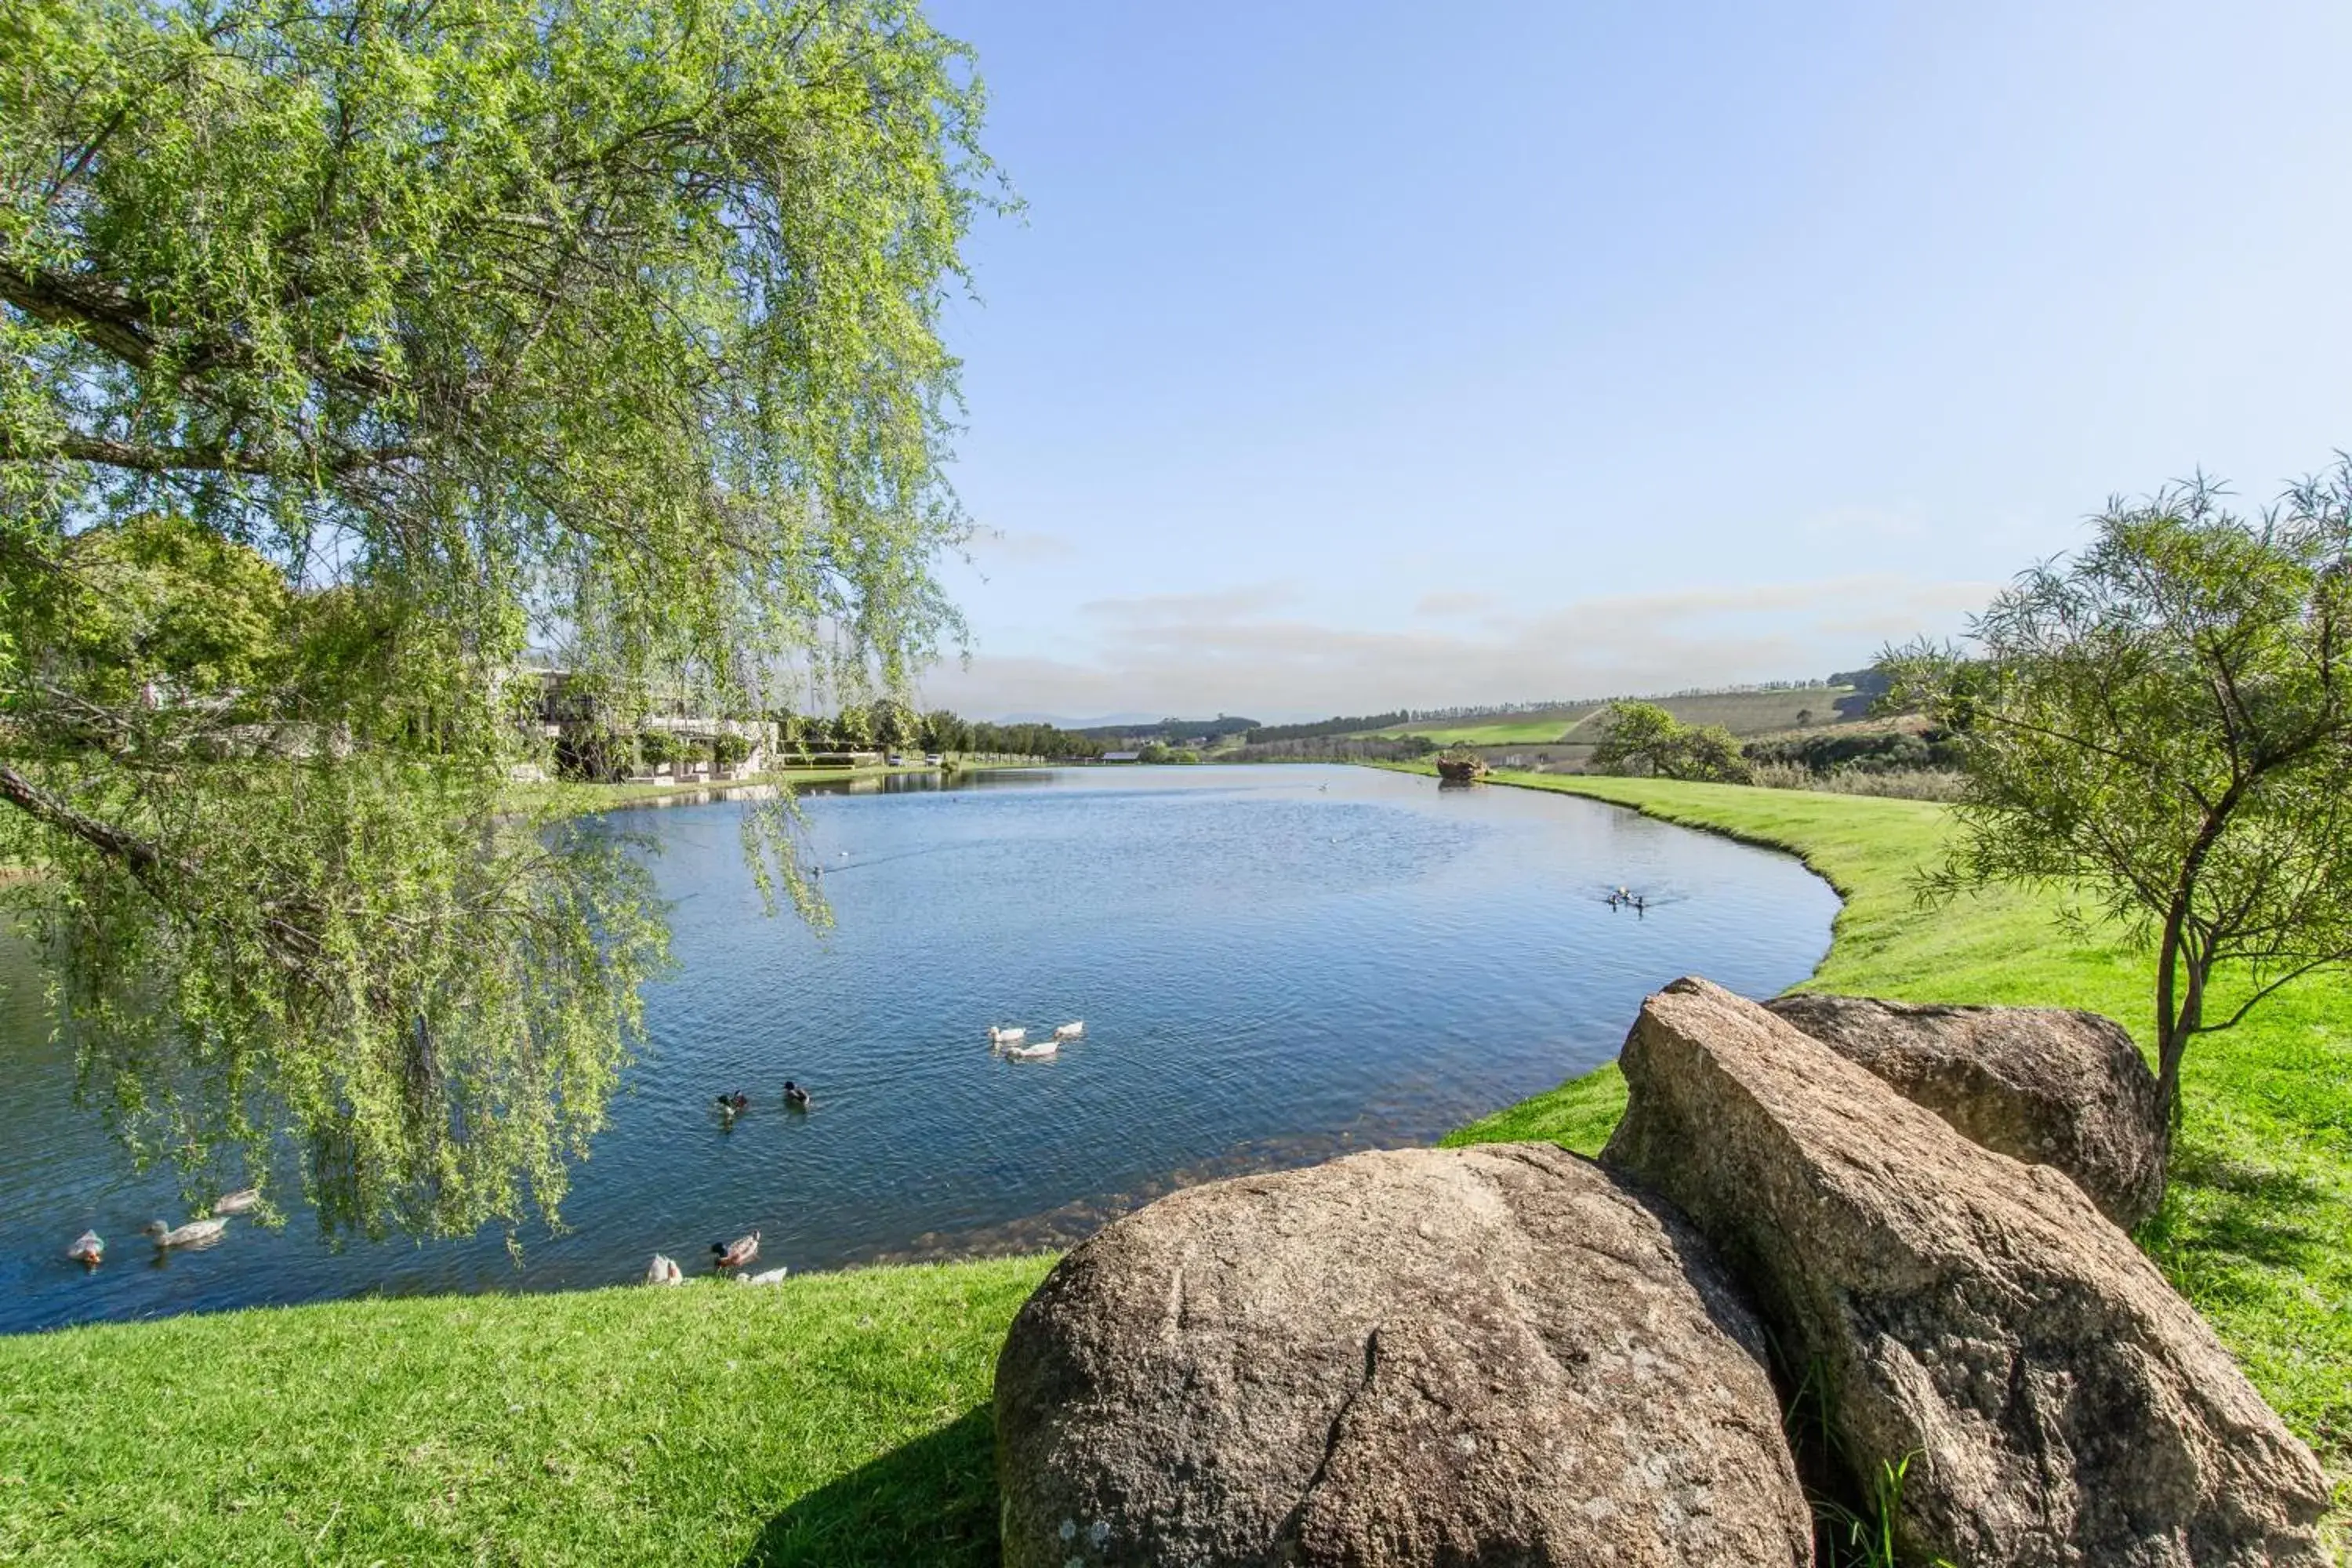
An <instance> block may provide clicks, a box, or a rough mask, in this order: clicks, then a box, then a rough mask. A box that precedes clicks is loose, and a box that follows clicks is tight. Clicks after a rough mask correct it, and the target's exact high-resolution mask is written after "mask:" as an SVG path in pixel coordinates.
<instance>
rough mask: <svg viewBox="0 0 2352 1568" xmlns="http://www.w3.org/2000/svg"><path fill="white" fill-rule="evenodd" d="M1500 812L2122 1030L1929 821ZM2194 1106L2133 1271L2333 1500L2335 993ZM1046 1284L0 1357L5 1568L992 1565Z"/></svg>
mask: <svg viewBox="0 0 2352 1568" xmlns="http://www.w3.org/2000/svg"><path fill="white" fill-rule="evenodd" d="M1508 776H1510V777H1511V778H1513V780H1514V782H1524V783H1527V784H1532V785H1534V786H1536V787H1539V788H1554V789H1563V790H1568V791H1571V792H1577V793H1583V794H1588V795H1598V796H1601V797H1603V798H1607V799H1612V800H1617V801H1620V802H1622V803H1624V804H1628V805H1637V806H1640V807H1641V808H1643V809H1644V810H1647V811H1649V812H1651V813H1653V814H1654V815H1656V816H1664V817H1668V818H1670V819H1672V820H1675V821H1678V822H1684V823H1687V824H1689V825H1692V826H1701V827H1708V828H1713V829H1715V830H1717V831H1723V832H1728V833H1733V834H1736V835H1738V836H1739V837H1745V838H1749V839H1753V840H1756V841H1758V842H1762V843H1769V844H1776V845H1781V846H1785V847H1790V848H1791V849H1794V850H1796V851H1797V852H1799V853H1801V854H1802V855H1803V856H1804V857H1805V858H1806V859H1807V860H1808V862H1809V863H1811V865H1812V866H1813V867H1814V868H1816V869H1818V870H1819V871H1821V872H1822V874H1823V875H1825V876H1827V877H1828V878H1829V879H1831V881H1832V882H1833V883H1835V884H1836V885H1837V886H1838V888H1839V889H1841V890H1842V891H1843V893H1844V894H1845V895H1846V900H1847V901H1846V905H1845V909H1844V910H1843V913H1842V914H1841V915H1840V917H1839V919H1838V924H1837V940H1836V942H1835V944H1834V946H1833V948H1832V951H1831V953H1830V955H1829V957H1828V959H1827V960H1826V961H1825V962H1824V963H1822V968H1821V971H1820V973H1818V974H1816V975H1815V976H1814V978H1813V980H1812V981H1811V983H1810V984H1811V985H1812V986H1815V987H1818V988H1821V989H1825V990H1842V991H1855V992H1868V993H1873V994H1881V995H1890V996H1907V997H1913V998H1916V999H1921V1000H1938V1001H1961V1002H1967V1001H1993V1002H2034V1003H2055V1004H2063V1005H2072V1006H2087V1007H2095V1008H2097V1009H2099V1010H2100V1011H2102V1012H2106V1013H2109V1014H2112V1015H2114V1016H2116V1017H2119V1018H2122V1019H2124V1020H2125V1021H2126V1022H2127V1023H2131V1024H2134V1025H2136V1026H2137V1025H2139V1024H2140V1023H2141V1019H2140V1014H2141V1013H2142V1012H2144V1011H2145V1010H2146V1006H2147V1005H2146V1001H2145V999H2144V997H2143V996H2142V994H2141V992H2142V976H2143V974H2144V972H2145V965H2144V963H2142V961H2140V960H2139V959H2137V957H2135V956H2133V955H2131V954H2128V953H2123V952H2116V951H2113V950H2112V949H2110V948H2107V947H2104V946H2101V945H2099V944H2097V943H2095V942H2093V943H2089V944H2084V943H2082V942H2075V941H2073V940H2070V939H2069V938H2068V937H2067V936H2066V935H2065V934H2064V933H2063V931H2060V930H2059V929H2058V928H2057V926H2056V925H2055V923H2054V922H2053V918H2052V917H2053V910H2052V907H2051V906H2050V905H2049V903H2048V902H2046V901H2045V900H2038V899H2034V898H2030V897H2027V896H2025V895H2021V894H2019V893H2016V892H2008V891H2005V892H2000V893H1995V894H1991V895H1989V896H1985V897H1981V898H1979V899H1976V900H1971V901H1969V902H1968V903H1966V904H1963V905H1960V906H1958V907H1954V908H1948V909H1943V910H1926V909H1922V908H1920V907H1919V906H1918V904H1917V903H1916V900H1914V899H1913V897H1912V895H1911V892H1910V889H1909V884H1908V877H1909V873H1910V871H1911V869H1912V868H1914V867H1915V866H1916V865H1918V864H1919V863H1920V862H1921V861H1922V860H1923V859H1925V858H1928V857H1930V856H1932V855H1933V853H1934V852H1935V848H1936V846H1937V843H1938V842H1939V841H1940V840H1941V838H1942V836H1943V835H1944V833H1945V832H1946V830H1947V826H1946V825H1947V820H1948V819H1947V817H1946V816H1945V814H1944V812H1943V809H1942V808H1941V807H1938V806H1934V805H1922V804H1919V803H1916V802H1911V801H1898V800H1879V799H1871V798H1865V797H1857V796H1851V795H1811V794H1807V793H1805V792H1802V791H1795V790H1749V789H1740V788H1736V787H1732V786H1727V785H1710V784H1665V783H1656V782H1652V781H1634V780H1623V779H1581V778H1579V779H1571V778H1563V777H1558V776H1541V777H1536V776H1520V775H1508ZM2188 1093H2189V1128H2188V1131H2187V1134H2186V1140H2185V1142H2184V1145H2183V1147H2182V1150H2181V1152H2180V1156H2179V1169H2178V1172H2177V1179H2176V1182H2175V1186H2174V1191H2173V1194H2172V1197H2171V1199H2170V1201H2169V1203H2168V1206H2167V1208H2166V1210H2165V1212H2164V1213H2163V1214H2162V1215H2159V1216H2158V1218H2157V1219H2156V1220H2154V1221H2152V1222H2151V1223H2150V1224H2149V1225H2148V1226H2147V1227H2146V1228H2145V1229H2144V1230H2143V1232H2142V1234H2141V1237H2140V1240H2141V1241H2142V1243H2143V1244H2144V1245H2146V1246H2147V1247H2148V1249H2149V1250H2150V1252H2151V1253H2153V1254H2154V1256H2155V1257H2156V1258H2157V1260H2158V1263H2159V1264H2160V1265H2161V1266H2162V1267H2163V1268H2165V1270H2166V1271H2167V1272H2168V1274H2169V1275H2170V1276H2171V1277H2172V1279H2174V1281H2175V1282H2176V1283H2177V1284H2179V1287H2180V1288H2181V1289H2182V1290H2183V1291H2184V1292H2186V1293H2187V1294H2188V1295H2189V1298H2190V1299H2191V1300H2194V1301H2195V1302H2196V1303H2197V1304H2198V1306H2199V1307H2200V1309H2201V1310H2203V1311H2204V1312H2205V1314H2206V1315H2207V1317H2208V1318H2209V1319H2210V1320H2211V1321H2212V1322H2213V1323H2214V1325H2215V1326H2216V1327H2217V1328H2218V1329H2219V1330H2220V1331H2221V1335H2222V1337H2223V1338H2224V1339H2225V1340H2226V1341H2227V1342H2229V1343H2230V1345H2231V1348H2232V1349H2233V1350H2234V1351H2235V1352H2237V1354H2238V1356H2239V1357H2240V1359H2241V1360H2242V1362H2243V1363H2244V1364H2245V1366H2246V1368H2247V1371H2248V1372H2249V1373H2250V1374H2251V1375H2252V1378H2253V1380H2254V1382H2255V1384H2257V1385H2258V1386H2260V1387H2261V1388H2262V1390H2263V1393H2264V1394H2267V1395H2268V1396H2269V1397H2270V1399H2271V1401H2272V1402H2273V1404H2274V1405H2277V1406H2278V1407H2279V1409H2280V1411H2281V1412H2282V1413H2283V1414H2284V1415H2285V1416H2286V1417H2287V1419H2288V1421H2289V1422H2290V1423H2291V1424H2292V1425H2293V1426H2294V1427H2295V1429H2296V1430H2297V1431H2299V1432H2300V1433H2302V1434H2303V1435H2304V1436H2305V1437H2306V1438H2309V1439H2311V1440H2312V1441H2313V1442H2314V1444H2315V1446H2316V1447H2319V1449H2320V1450H2321V1452H2322V1454H2323V1456H2324V1457H2325V1458H2326V1459H2327V1460H2328V1462H2329V1464H2330V1466H2331V1468H2333V1469H2335V1470H2336V1471H2337V1472H2339V1473H2340V1472H2342V1471H2343V1470H2344V1469H2345V1468H2347V1463H2352V1247H2347V1243H2352V986H2344V985H2326V986H2322V985H2313V986H2308V987H2305V989H2303V990H2302V991H2300V992H2292V993H2290V994H2287V995H2286V996H2285V997H2284V998H2283V999H2282V1000H2280V1001H2279V1002H2277V1003H2274V1004H2273V1005H2272V1006H2271V1007H2270V1008H2269V1009H2268V1010H2267V1011H2266V1012H2264V1013H2262V1014H2259V1015H2257V1021H2256V1022H2255V1023H2253V1024H2251V1025H2249V1026H2246V1027H2244V1028H2242V1029H2241V1030H2239V1031H2238V1032H2237V1033H2236V1034H2234V1035H2230V1036H2222V1037H2215V1038H2212V1039H2210V1040H2208V1041H2206V1042H2205V1043H2204V1044H2203V1046H2202V1047H2200V1049H2199V1050H2198V1052H2197V1054H2196V1055H2195V1056H2194V1057H2193V1058H2191V1062H2190V1066H2189V1082H2188ZM1623 1099H1624V1092H1623V1088H1622V1082H1621V1081H1620V1080H1619V1079H1618V1078H1617V1075H1616V1072H1615V1069H1614V1068H1608V1069H1604V1070H1603V1071H1602V1072H1601V1073H1597V1074H1594V1075H1592V1076H1591V1078H1588V1079H1581V1080H1579V1081H1577V1082H1573V1083H1570V1084H1568V1085H1565V1086H1563V1087H1562V1088H1560V1089H1556V1090H1553V1091H1552V1092H1550V1093H1549V1094H1544V1095H1538V1096H1537V1097H1536V1098H1535V1099H1533V1100H1528V1101H1525V1102H1523V1103H1522V1104H1519V1105H1517V1106H1514V1107H1511V1108H1510V1109H1509V1110H1505V1111H1501V1112H1498V1113H1497V1114H1496V1115H1495V1116H1493V1117H1490V1118H1488V1119H1487V1120H1486V1121H1482V1122H1480V1123H1478V1124H1477V1125H1476V1126H1475V1127H1472V1128H1468V1129H1465V1131H1463V1132H1461V1133H1458V1134H1456V1135H1455V1139H1454V1140H1452V1141H1455V1142H1463V1141H1482V1140H1495V1139H1504V1138H1550V1139H1556V1140H1558V1141H1559V1142H1566V1143H1568V1144H1570V1146H1571V1147H1575V1148H1580V1149H1583V1150H1586V1151H1591V1150H1593V1149H1597V1148H1598V1147H1599V1145H1600V1143H1601V1140H1602V1139H1603V1138H1605V1137H1606V1136H1607V1134H1608V1131H1609V1128H1610V1127H1611V1126H1612V1124H1613V1123H1614V1121H1615V1120H1616V1117H1617V1115H1618V1113H1619V1111H1620V1110H1622V1105H1623ZM1049 1262H1050V1259H1046V1258H1026V1259H1019V1260H1013V1261H992V1262H982V1263H969V1264H959V1265H950V1266H932V1267H922V1268H880V1269H869V1270H861V1271H856V1272H851V1273H845V1274H833V1275H817V1276H811V1277H809V1278H805V1279H793V1280H791V1281H788V1282H787V1283H786V1284H784V1285H783V1286H782V1287H778V1288H773V1289H742V1288H738V1287H735V1286H731V1285H717V1284H696V1285H692V1286H689V1287H687V1288H685V1289H677V1290H656V1289H645V1288H642V1287H638V1288H631V1289H614V1290H599V1291H591V1292H586V1293H582V1294H574V1295H543V1296H491V1297H457V1298H436V1299H426V1300H386V1301H351V1302H343V1303H339V1304H334V1305H328V1306H315V1307H299V1308H291V1309H284V1310H257V1311H246V1312H229V1313H222V1314H218V1315H215V1316H206V1317H187V1318H176V1319H169V1320H165V1321H159V1322H152V1323H134V1324H116V1325H108V1326H103V1327H94V1328H88V1329H75V1330H68V1331H61V1332H56V1333H45V1334H34V1335H22V1336H16V1337H0V1562H16V1561H25V1562H34V1563H201V1564H205V1565H206V1568H212V1565H216V1564H230V1563H236V1564H245V1563H264V1564H267V1563H422V1562H431V1563H624V1562H625V1563H810V1564H815V1563H828V1564H843V1565H846V1568H857V1565H860V1564H883V1563H909V1564H915V1563H950V1564H952V1563H992V1562H994V1561H995V1542H994V1537H995V1498H994V1490H993V1486H992V1481H991V1479H990V1465H991V1457H990V1445H989V1424H988V1414H987V1401H988V1397H989V1390H990V1377H991V1372H992V1367H993V1364H994V1360H995V1355H996V1350H997V1347H998V1345H999V1344H1000V1343H1002V1342H1003V1335H1004V1330H1005V1327H1006V1325H1007V1324H1008V1323H1009V1322H1010V1321H1011V1319H1012V1316H1013V1312H1014V1310H1016V1309H1017V1308H1018V1307H1019V1305H1020V1303H1021V1301H1022V1300H1023V1299H1024V1298H1025V1297H1026V1295H1027V1294H1028V1292H1029V1291H1030V1290H1031V1289H1033V1288H1034V1286H1035V1284H1036V1282H1037V1280H1038V1279H1040V1278H1042V1276H1043V1274H1044V1272H1045V1268H1046V1267H1047V1266H1048V1264H1049ZM2339 1495H2340V1494H2339Z"/></svg>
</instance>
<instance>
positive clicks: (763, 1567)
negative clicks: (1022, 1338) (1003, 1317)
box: [742, 1405, 997, 1568]
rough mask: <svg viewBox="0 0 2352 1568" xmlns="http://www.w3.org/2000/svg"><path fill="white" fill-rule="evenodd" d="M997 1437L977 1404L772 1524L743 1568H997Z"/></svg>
mask: <svg viewBox="0 0 2352 1568" xmlns="http://www.w3.org/2000/svg"><path fill="white" fill-rule="evenodd" d="M996 1514H997V1506H996V1436H995V1430H994V1421H993V1418H992V1415H991V1412H990V1408H989V1406H988V1405H974V1406H972V1407H971V1409H970V1410H967V1411H965V1412H964V1413H963V1414H962V1415H960V1416H958V1417H957V1418H956V1419H955V1420H954V1421H952V1422H950V1423H949V1424H948V1425H947V1426H942V1427H940V1429H939V1430H938V1431H936V1432H934V1433H932V1434H931V1435H930V1436H928V1437H920V1438H918V1439H916V1440H915V1441H914V1442H911V1443H908V1444H907V1445H905V1446H904V1447H898V1448H893V1449H891V1450H890V1451H889V1452H888V1453H887V1454H885V1455H883V1456H882V1457H881V1458H878V1459H876V1460H873V1461H872V1462H871V1463H868V1464H866V1465H861V1466H859V1467H858V1468H856V1469H855V1470H852V1471H850V1472H849V1473H848V1474H847V1475H845V1476H843V1477H841V1478H840V1479H837V1480H835V1481H831V1482H828V1483H827V1484H826V1485H824V1486H822V1487H819V1488H818V1489H816V1490H814V1491H813V1492H811V1493H809V1494H808V1495H807V1496H806V1497H803V1498H802V1499H801V1500H800V1501H798V1502H796V1503H794V1504H793V1506H792V1507H790V1508H788V1509H786V1510H784V1511H783V1512H782V1513H780V1514H778V1515H776V1517H775V1518H773V1519H772V1520H770V1521H768V1523H767V1528H765V1529H764V1530H762V1531H760V1539H759V1540H758V1541H757V1542H753V1543H752V1546H751V1551H749V1552H745V1553H744V1555H743V1565H742V1568H816V1565H817V1564H820V1563H822V1564H825V1565H827V1568H885V1565H886V1564H887V1565H889V1568H899V1565H901V1564H907V1565H913V1564H922V1565H924V1568H930V1565H931V1564H942V1565H947V1568H983V1565H985V1568H992V1565H993V1564H994V1563H996V1562H997V1540H996V1526H997V1519H996Z"/></svg>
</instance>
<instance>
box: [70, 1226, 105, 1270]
mask: <svg viewBox="0 0 2352 1568" xmlns="http://www.w3.org/2000/svg"><path fill="white" fill-rule="evenodd" d="M66 1256H67V1257H68V1258H72V1259H73V1260H74V1261H75V1262H76V1263H79V1264H80V1265H81V1266H82V1267H83V1268H97V1267H98V1266H99V1265H100V1263H102V1262H104V1261H105V1259H106V1243H105V1241H104V1240H103V1239H102V1238H100V1236H99V1234H98V1232H96V1231H94V1230H86V1231H83V1232H82V1233H81V1234H80V1235H79V1236H77V1237H74V1244H73V1245H72V1246H71V1247H67V1248H66Z"/></svg>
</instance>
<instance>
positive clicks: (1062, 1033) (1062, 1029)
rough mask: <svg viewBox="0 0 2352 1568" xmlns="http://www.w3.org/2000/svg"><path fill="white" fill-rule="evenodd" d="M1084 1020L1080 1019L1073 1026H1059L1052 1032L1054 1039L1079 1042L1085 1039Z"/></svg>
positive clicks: (1085, 1027) (1085, 1026)
mask: <svg viewBox="0 0 2352 1568" xmlns="http://www.w3.org/2000/svg"><path fill="white" fill-rule="evenodd" d="M1086 1033H1087V1024H1086V1020H1085V1019H1083V1018H1081V1019H1079V1020H1078V1021H1077V1022H1076V1023H1075V1024H1064V1025H1062V1026H1059V1027H1058V1028H1056V1029H1055V1031H1054V1037H1055V1039H1057V1040H1079V1039H1084V1038H1085V1037H1086Z"/></svg>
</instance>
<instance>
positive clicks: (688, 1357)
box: [0, 1258, 1051, 1568]
mask: <svg viewBox="0 0 2352 1568" xmlns="http://www.w3.org/2000/svg"><path fill="white" fill-rule="evenodd" d="M1050 1261H1051V1260H1050V1259H1047V1258H1018V1259H1011V1260H996V1261H990V1262H981V1263H967V1264H959V1265H953V1266H928V1267H913V1268H881V1269H867V1270H861V1271H857V1272H852V1273H845V1274H831V1275H814V1276H811V1277H809V1278H806V1279H792V1280H788V1281H786V1282H785V1283H783V1284H782V1285H780V1286H766V1287H759V1288H743V1287H738V1286H735V1285H732V1284H729V1283H725V1282H716V1281H714V1282H698V1283H696V1284H692V1285H688V1286H687V1287H684V1288H682V1289H646V1288H644V1287H637V1288H634V1289H611V1290H596V1291H588V1292H583V1293H577V1294H569V1295H536V1296H475V1297H438V1298H429V1299H421V1300H373V1301H350V1302H341V1303H336V1304H331V1305H325V1306H312V1307H299V1308H290V1309H280V1310H253V1311H243V1312H229V1313H222V1314H218V1315H214V1316H203V1317H184V1318H176V1319H170V1320H166V1321H159V1322H152V1323H136V1324H118V1325H109V1326H105V1327H95V1328H86V1329H71V1330H65V1331H58V1332H54V1333H45V1334H33V1335H25V1336H19V1337H16V1338H8V1339H0V1562H11V1563H13V1562H25V1563H205V1564H231V1563H235V1564H275V1563H421V1562H431V1563H768V1564H787V1563H798V1564H812V1565H814V1564H844V1565H850V1568H856V1565H860V1564H873V1565H876V1568H880V1565H882V1564H899V1563H947V1564H955V1563H993V1562H995V1561H996V1492H995V1483H994V1479H993V1475H992V1465H993V1458H992V1443H991V1438H990V1422H989V1415H988V1401H989V1397H990V1389H991V1382H992V1375H993V1371H994V1366H995V1360H996V1352H997V1348H998V1346H999V1345H1000V1344H1002V1343H1003V1338H1004V1331H1005V1328H1006V1325H1007V1324H1008V1323H1009V1322H1010V1321H1012V1317H1013V1312H1014V1310H1016V1309H1017V1308H1018V1307H1019V1305H1020V1303H1021V1302H1022V1300H1024V1299H1025V1298H1026V1297H1027V1295H1028V1294H1029V1292H1030V1291H1031V1290H1032V1289H1034V1288H1035V1287H1036V1284H1037V1282H1038V1280H1039V1279H1041V1278H1043V1276H1044V1274H1045V1268H1046V1267H1047V1266H1048V1264H1049V1262H1050Z"/></svg>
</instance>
